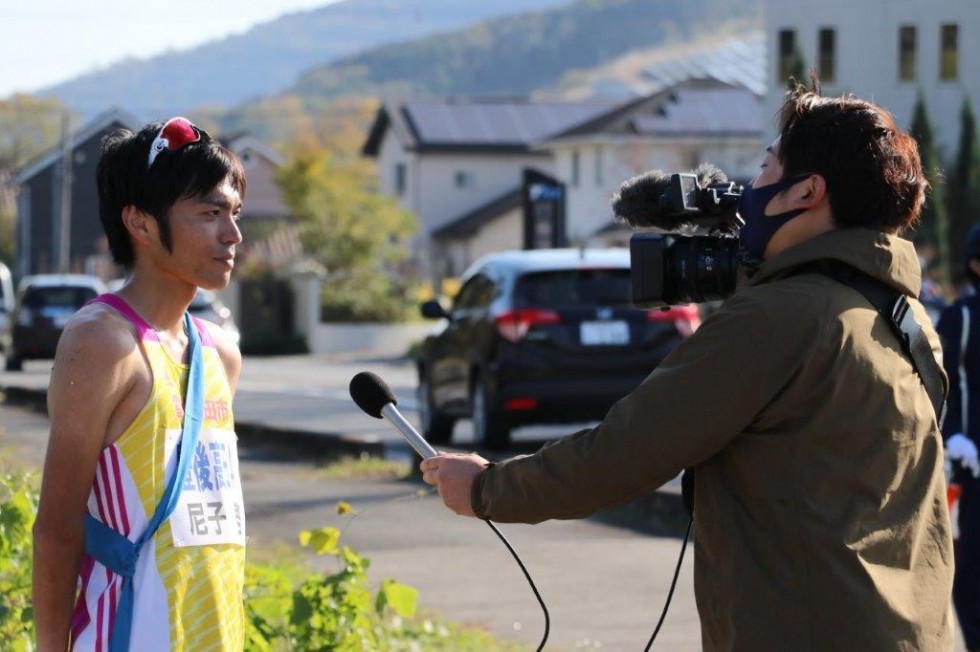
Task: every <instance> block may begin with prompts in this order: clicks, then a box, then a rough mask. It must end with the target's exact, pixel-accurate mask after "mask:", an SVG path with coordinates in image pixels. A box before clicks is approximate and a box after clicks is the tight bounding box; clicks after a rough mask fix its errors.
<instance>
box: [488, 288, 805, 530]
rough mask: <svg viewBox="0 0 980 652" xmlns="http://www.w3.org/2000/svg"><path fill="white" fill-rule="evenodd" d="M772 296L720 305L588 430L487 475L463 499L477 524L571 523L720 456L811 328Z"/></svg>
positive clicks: (777, 383) (788, 373)
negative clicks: (478, 520)
mask: <svg viewBox="0 0 980 652" xmlns="http://www.w3.org/2000/svg"><path fill="white" fill-rule="evenodd" d="M778 285H779V284H774V287H775V286H778ZM761 289H762V288H755V290H761ZM773 292H778V289H777V290H768V291H762V292H759V291H755V292H747V293H745V295H746V296H741V297H740V296H739V294H742V293H741V292H740V293H739V294H736V295H735V296H733V297H732V298H731V299H729V301H728V302H727V303H726V304H725V305H724V306H723V307H722V308H721V309H720V310H719V311H718V312H716V313H715V314H713V315H712V316H711V317H709V318H708V319H707V320H705V322H704V324H703V325H702V326H701V328H700V329H698V331H697V332H696V333H694V334H693V335H692V336H691V337H689V338H688V339H687V340H685V341H684V342H682V343H681V344H680V345H679V346H678V347H677V348H676V349H675V350H674V351H673V352H672V353H671V354H670V355H669V356H668V357H667V358H666V359H665V360H664V361H663V362H662V363H661V364H660V365H659V366H658V367H657V368H656V369H655V370H654V371H653V373H651V374H650V376H648V377H647V378H646V380H644V381H643V383H641V384H640V386H639V387H638V388H637V389H636V390H634V391H633V392H632V393H631V394H629V395H628V396H626V397H624V398H623V399H621V400H620V401H619V402H618V403H616V405H615V406H613V408H612V409H611V410H610V411H609V413H608V414H607V415H606V417H605V419H604V420H603V421H602V423H600V424H599V425H598V426H597V427H596V428H593V429H589V430H583V431H580V432H578V433H575V434H573V435H570V436H568V437H564V438H562V439H559V440H556V441H553V442H551V443H550V444H548V445H546V446H544V447H543V448H542V449H541V450H539V451H538V452H537V453H535V454H533V455H528V456H524V457H519V458H514V459H512V460H508V461H506V462H503V463H499V464H497V465H495V466H493V467H491V468H488V469H486V470H485V471H484V472H482V473H481V474H480V475H479V476H477V480H476V484H475V486H474V490H473V492H472V496H471V503H472V506H473V509H474V511H475V512H476V514H477V515H479V516H481V517H483V518H492V519H494V520H497V521H500V522H521V523H537V522H540V521H543V520H546V519H549V518H579V517H582V516H586V515H588V514H591V513H592V512H594V511H596V510H597V509H600V508H603V507H612V506H615V505H618V504H622V503H625V502H628V501H630V500H633V499H635V498H638V497H639V496H642V495H645V494H648V493H650V492H652V491H654V490H655V489H656V488H657V487H659V486H660V485H662V484H663V483H665V482H666V481H668V480H670V479H671V478H673V477H674V476H676V475H677V474H678V473H679V472H680V471H681V470H683V469H684V468H686V467H689V466H694V465H696V464H698V463H699V462H701V461H703V460H705V459H707V458H709V457H711V456H712V455H714V454H715V453H717V452H718V451H719V450H721V449H722V448H724V447H725V445H726V444H727V443H728V442H730V441H731V440H732V439H733V438H734V437H736V436H737V435H738V434H739V433H740V432H742V431H743V430H744V429H745V428H746V427H748V426H749V424H750V423H751V422H752V421H753V419H754V418H755V417H756V415H757V414H758V413H759V412H760V411H761V410H762V409H763V408H764V407H765V406H766V405H767V404H768V403H769V402H770V401H771V400H772V399H773V398H774V397H775V396H776V395H777V394H778V393H779V392H780V390H781V389H782V388H783V387H784V386H785V385H786V383H788V382H790V380H791V378H792V377H793V375H794V373H795V372H796V371H797V369H798V367H799V366H800V365H801V364H802V363H803V360H802V358H803V357H804V353H803V352H805V351H806V350H807V346H808V340H809V342H812V338H813V331H814V328H815V325H816V324H817V323H818V322H817V320H815V319H809V320H808V319H807V317H805V316H803V315H802V314H801V313H802V312H809V311H805V310H804V311H799V312H794V311H787V310H785V309H784V310H778V309H777V307H778V305H779V304H781V302H780V301H778V300H777V301H775V302H774V301H772V297H771V295H772V294H773ZM767 296H768V297H769V299H768V300H767ZM773 304H776V306H777V307H774V306H773ZM782 305H786V304H785V303H782Z"/></svg>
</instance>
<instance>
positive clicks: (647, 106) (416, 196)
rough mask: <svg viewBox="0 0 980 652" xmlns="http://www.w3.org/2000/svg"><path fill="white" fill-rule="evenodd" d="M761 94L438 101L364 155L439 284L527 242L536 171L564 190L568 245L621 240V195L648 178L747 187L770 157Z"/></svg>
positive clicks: (682, 85) (397, 122)
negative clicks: (531, 178) (706, 178)
mask: <svg viewBox="0 0 980 652" xmlns="http://www.w3.org/2000/svg"><path fill="white" fill-rule="evenodd" d="M762 134H763V113H762V94H761V93H759V92H756V91H754V90H751V89H749V88H747V87H745V86H742V85H733V84H730V83H727V82H725V81H719V80H718V79H714V78H708V79H687V80H685V81H681V82H677V83H674V84H672V85H670V86H669V87H667V88H664V89H661V90H659V91H657V92H654V93H652V94H650V95H647V96H644V97H641V98H638V99H634V100H629V101H625V102H623V101H618V102H610V101H596V100H590V101H583V102H561V103H559V102H545V101H540V102H539V101H532V100H527V99H517V100H514V99H506V98H504V99H487V100H453V99H449V100H442V101H438V100H429V101H424V102H423V101H413V102H405V103H397V104H386V105H385V106H383V107H381V109H380V110H379V111H378V114H377V116H376V118H375V121H374V124H373V126H372V128H371V131H370V134H369V136H368V138H367V141H366V142H365V145H364V147H363V153H364V154H365V155H368V156H373V157H375V158H377V159H378V167H379V175H380V180H381V191H382V192H383V193H385V194H387V195H389V196H392V197H394V198H396V199H397V200H398V202H399V204H400V205H401V206H402V207H403V208H406V209H409V210H412V211H413V212H415V213H416V214H417V215H418V217H419V220H420V223H421V234H420V236H419V237H418V238H417V240H416V242H415V249H416V250H415V252H414V253H415V254H416V260H417V261H418V262H419V265H420V268H421V270H422V271H423V273H424V274H425V275H426V276H427V277H428V278H431V279H432V280H434V281H437V280H439V279H441V278H444V277H447V276H456V275H458V274H460V273H461V272H462V271H463V269H465V267H466V266H467V265H469V264H470V263H471V262H472V261H473V260H475V259H476V258H478V257H480V256H481V255H483V254H485V253H489V252H491V251H498V250H501V249H512V248H521V247H522V246H524V243H525V241H526V240H525V216H524V213H525V209H526V200H525V193H524V189H523V186H522V179H523V176H524V173H525V171H526V170H535V171H538V172H542V173H544V174H546V175H550V176H552V177H554V178H555V179H556V180H557V181H558V182H560V183H561V184H563V185H564V192H565V200H564V206H565V215H564V222H563V224H562V234H563V242H564V243H565V244H570V245H585V244H599V242H608V241H610V240H611V239H614V238H616V237H618V236H616V234H615V233H614V232H611V230H610V229H609V228H608V227H609V224H610V222H612V220H613V216H612V214H611V210H610V207H609V200H610V198H611V196H612V194H613V193H614V192H615V191H616V190H618V188H619V186H620V185H621V184H622V182H623V181H624V180H626V179H628V178H629V177H632V176H635V175H636V174H640V173H642V172H645V171H648V170H650V169H654V168H659V169H663V170H665V171H671V172H674V171H686V170H689V169H691V168H693V167H696V166H697V165H698V164H699V163H701V162H710V163H714V164H715V165H717V166H719V167H721V168H722V169H723V170H725V171H726V172H727V173H728V174H729V176H730V177H732V178H735V179H740V180H748V179H749V178H751V177H752V176H754V168H755V166H756V165H757V164H758V161H759V160H760V159H761V152H762V149H763V141H762Z"/></svg>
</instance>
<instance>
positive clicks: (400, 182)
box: [395, 163, 408, 195]
mask: <svg viewBox="0 0 980 652" xmlns="http://www.w3.org/2000/svg"><path fill="white" fill-rule="evenodd" d="M407 184H408V182H407V178H406V171H405V164H404V163H395V193H397V194H399V195H404V194H405V188H406V187H407Z"/></svg>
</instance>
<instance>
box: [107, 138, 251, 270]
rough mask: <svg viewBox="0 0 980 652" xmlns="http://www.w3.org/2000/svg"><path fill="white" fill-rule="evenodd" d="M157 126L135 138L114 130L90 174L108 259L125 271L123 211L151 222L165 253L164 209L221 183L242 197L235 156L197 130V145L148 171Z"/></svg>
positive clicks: (165, 154) (166, 154)
mask: <svg viewBox="0 0 980 652" xmlns="http://www.w3.org/2000/svg"><path fill="white" fill-rule="evenodd" d="M163 124H164V123H163V122H152V123H150V124H147V125H146V126H144V127H143V128H142V129H140V130H139V131H138V132H136V133H133V132H132V131H130V130H129V129H119V130H116V131H114V132H113V133H111V134H109V135H108V136H106V137H105V138H104V139H103V141H102V155H101V157H100V158H99V163H98V166H97V168H96V184H97V186H98V192H99V219H100V220H101V221H102V228H103V230H104V231H105V234H106V238H107V239H108V241H109V251H110V252H111V253H112V259H113V260H114V261H115V262H116V263H117V264H119V265H122V266H123V267H124V268H126V269H131V268H132V267H133V265H134V264H135V262H136V260H135V253H134V251H133V243H132V240H130V237H129V232H128V231H127V230H126V227H125V225H124V224H123V221H122V212H123V209H124V208H126V207H127V206H135V207H136V208H138V209H139V210H141V211H143V212H145V213H147V214H149V215H151V216H152V217H153V218H154V219H155V220H156V222H157V224H158V225H159V227H160V237H161V239H162V241H163V245H164V246H165V247H166V248H167V249H168V250H170V249H171V247H172V246H173V245H172V242H171V239H170V220H169V217H170V208H171V207H172V206H173V205H174V203H176V202H177V201H178V200H179V199H181V198H183V197H196V196H199V195H203V194H206V193H207V192H209V191H211V190H212V189H213V188H214V187H215V186H217V185H218V184H219V183H221V182H222V181H223V180H224V179H228V180H229V182H230V183H231V185H232V187H233V188H235V190H236V191H238V194H239V195H240V196H241V197H242V198H243V199H244V197H245V187H246V183H245V172H244V170H243V168H242V163H241V161H240V160H239V159H238V156H236V155H235V153H234V152H232V151H231V150H229V149H227V148H226V147H224V146H222V145H221V144H220V143H218V142H217V141H215V140H213V139H212V138H211V137H210V136H209V135H208V134H207V133H206V132H205V131H203V130H198V131H199V132H200V134H201V139H200V140H199V141H197V142H194V143H191V144H189V145H185V146H184V147H181V148H180V149H178V150H176V151H169V150H164V151H162V152H161V153H160V154H159V155H158V156H157V157H156V160H155V161H154V162H153V165H152V166H148V165H147V159H148V157H149V152H150V146H151V144H152V143H153V140H154V139H155V138H156V136H157V134H158V133H159V132H160V129H161V128H162V127H163Z"/></svg>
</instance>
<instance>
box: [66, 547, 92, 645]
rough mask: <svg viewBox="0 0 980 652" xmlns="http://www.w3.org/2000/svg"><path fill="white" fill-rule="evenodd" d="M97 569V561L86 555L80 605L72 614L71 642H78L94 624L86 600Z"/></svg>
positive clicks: (79, 598) (82, 572)
mask: <svg viewBox="0 0 980 652" xmlns="http://www.w3.org/2000/svg"><path fill="white" fill-rule="evenodd" d="M93 569H95V560H94V559H92V558H91V557H89V556H88V555H85V558H84V559H83V560H82V568H81V572H80V573H79V575H81V577H82V588H81V591H79V594H78V604H76V605H75V612H74V613H73V614H72V622H71V640H73V641H74V640H76V639H78V637H79V636H80V635H81V633H82V632H83V631H85V628H86V627H88V626H89V623H91V622H92V618H91V616H89V614H88V602H87V600H86V599H85V595H86V591H87V589H88V583H89V580H90V579H92V570H93Z"/></svg>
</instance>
